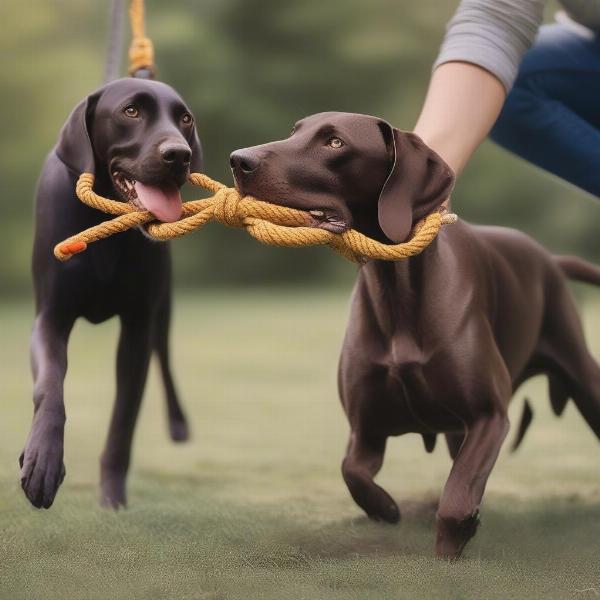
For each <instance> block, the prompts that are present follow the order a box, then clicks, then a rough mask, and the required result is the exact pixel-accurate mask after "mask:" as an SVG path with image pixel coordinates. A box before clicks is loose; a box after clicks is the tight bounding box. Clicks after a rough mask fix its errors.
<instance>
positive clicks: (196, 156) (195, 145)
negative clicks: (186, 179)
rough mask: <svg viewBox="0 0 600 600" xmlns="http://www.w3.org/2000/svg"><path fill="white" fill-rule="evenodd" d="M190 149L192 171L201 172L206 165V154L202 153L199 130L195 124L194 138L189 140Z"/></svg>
mask: <svg viewBox="0 0 600 600" xmlns="http://www.w3.org/2000/svg"><path fill="white" fill-rule="evenodd" d="M189 144H190V149H191V151H192V161H191V163H190V173H201V172H202V169H203V165H204V155H203V153H202V144H201V143H200V138H199V137H198V131H197V130H196V126H195V125H194V131H193V132H192V138H191V139H190V140H189Z"/></svg>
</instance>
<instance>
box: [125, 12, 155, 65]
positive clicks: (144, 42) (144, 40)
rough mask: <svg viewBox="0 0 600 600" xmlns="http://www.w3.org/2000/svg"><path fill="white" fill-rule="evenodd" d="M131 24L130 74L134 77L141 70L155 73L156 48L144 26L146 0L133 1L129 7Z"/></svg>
mask: <svg viewBox="0 0 600 600" xmlns="http://www.w3.org/2000/svg"><path fill="white" fill-rule="evenodd" d="M129 21H130V22H131V35H132V40H131V45H130V46H129V74H130V75H134V74H135V72H136V71H139V70H140V69H148V71H150V73H154V46H153V45H152V40H151V39H150V38H148V37H146V30H145V26H144V0H131V4H130V5H129Z"/></svg>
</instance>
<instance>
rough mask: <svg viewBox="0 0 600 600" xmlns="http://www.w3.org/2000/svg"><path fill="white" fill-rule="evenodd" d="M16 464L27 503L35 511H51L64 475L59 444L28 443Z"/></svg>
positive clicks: (47, 441)
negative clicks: (19, 471) (38, 509)
mask: <svg viewBox="0 0 600 600" xmlns="http://www.w3.org/2000/svg"><path fill="white" fill-rule="evenodd" d="M19 464H20V465H21V487H22V488H23V491H24V492H25V496H27V499H28V500H29V502H31V504H33V506H35V507H36V508H50V507H51V506H52V503H53V502H54V498H55V497H56V492H57V491H58V488H59V487H60V484H61V483H62V482H63V480H64V478H65V474H66V469H65V465H64V463H63V444H62V441H60V440H55V439H52V440H37V441H33V442H32V441H30V442H28V443H27V446H26V447H25V450H24V451H23V453H22V454H21V456H20V457H19Z"/></svg>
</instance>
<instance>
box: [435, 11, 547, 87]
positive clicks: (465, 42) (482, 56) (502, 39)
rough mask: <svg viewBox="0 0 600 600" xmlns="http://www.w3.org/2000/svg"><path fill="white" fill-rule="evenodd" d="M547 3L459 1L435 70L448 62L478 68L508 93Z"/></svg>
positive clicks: (533, 38)
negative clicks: (488, 73) (471, 64)
mask: <svg viewBox="0 0 600 600" xmlns="http://www.w3.org/2000/svg"><path fill="white" fill-rule="evenodd" d="M545 4H546V0H462V1H461V3H460V5H459V7H458V9H457V11H456V13H455V14H454V17H452V19H451V20H450V22H449V23H448V26H447V28H446V36H445V38H444V41H443V43H442V47H441V49H440V53H439V55H438V57H437V59H436V61H435V63H434V68H435V67H438V66H439V65H441V64H442V63H446V62H450V61H462V62H468V63H473V64H475V65H479V66H480V67H483V68H484V69H486V70H488V71H490V72H491V73H492V74H493V75H495V76H496V77H497V78H498V79H499V80H500V81H501V82H502V84H503V85H504V87H505V88H506V91H507V92H508V91H509V90H510V88H511V87H512V84H513V82H514V80H515V77H516V76H517V71H518V69H519V64H520V62H521V58H522V56H523V54H524V53H525V51H526V50H527V49H528V48H529V47H530V46H531V44H532V43H533V41H534V40H535V37H536V35H537V31H538V29H539V26H540V24H541V23H542V19H543V13H544V6H545Z"/></svg>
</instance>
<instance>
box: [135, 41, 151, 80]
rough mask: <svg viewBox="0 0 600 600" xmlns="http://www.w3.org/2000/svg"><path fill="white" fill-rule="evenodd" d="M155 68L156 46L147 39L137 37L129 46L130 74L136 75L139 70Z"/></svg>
mask: <svg viewBox="0 0 600 600" xmlns="http://www.w3.org/2000/svg"><path fill="white" fill-rule="evenodd" d="M153 68H154V46H153V45H152V40H150V38H147V37H136V38H133V40H131V45H130V46H129V73H130V74H134V73H135V72H136V71H138V70H139V69H148V70H150V71H153Z"/></svg>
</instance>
